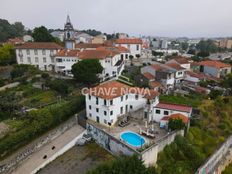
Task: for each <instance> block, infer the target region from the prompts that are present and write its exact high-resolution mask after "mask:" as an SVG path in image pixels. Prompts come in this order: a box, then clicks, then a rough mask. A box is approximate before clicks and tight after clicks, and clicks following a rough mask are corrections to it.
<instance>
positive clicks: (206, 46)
mask: <svg viewBox="0 0 232 174" xmlns="http://www.w3.org/2000/svg"><path fill="white" fill-rule="evenodd" d="M197 49H198V50H199V51H200V52H203V53H215V52H217V51H218V47H217V46H216V45H215V44H214V42H213V41H212V40H206V41H205V40H201V41H200V42H199V43H198V44H197Z"/></svg>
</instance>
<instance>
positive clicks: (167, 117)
mask: <svg viewBox="0 0 232 174" xmlns="http://www.w3.org/2000/svg"><path fill="white" fill-rule="evenodd" d="M161 120H162V121H168V120H169V116H164V117H163V118H162V119H161Z"/></svg>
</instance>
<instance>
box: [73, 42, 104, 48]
mask: <svg viewBox="0 0 232 174" xmlns="http://www.w3.org/2000/svg"><path fill="white" fill-rule="evenodd" d="M102 46H104V44H91V43H79V44H76V45H75V48H79V49H86V48H98V47H102Z"/></svg>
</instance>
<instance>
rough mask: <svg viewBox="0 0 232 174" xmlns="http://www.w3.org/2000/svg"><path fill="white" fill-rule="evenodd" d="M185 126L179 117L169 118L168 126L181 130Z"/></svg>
mask: <svg viewBox="0 0 232 174" xmlns="http://www.w3.org/2000/svg"><path fill="white" fill-rule="evenodd" d="M184 127H185V124H184V123H183V121H182V120H181V119H169V121H168V128H169V129H171V130H172V131H173V130H181V129H183V128H184Z"/></svg>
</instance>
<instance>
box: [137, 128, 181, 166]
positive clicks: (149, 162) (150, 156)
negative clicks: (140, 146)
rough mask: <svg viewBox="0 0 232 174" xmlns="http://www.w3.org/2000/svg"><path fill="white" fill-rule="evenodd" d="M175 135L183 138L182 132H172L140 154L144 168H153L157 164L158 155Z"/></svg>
mask: <svg viewBox="0 0 232 174" xmlns="http://www.w3.org/2000/svg"><path fill="white" fill-rule="evenodd" d="M177 135H181V136H184V130H180V131H176V132H172V133H170V134H168V135H166V136H165V137H163V138H162V139H160V140H159V141H157V142H156V143H155V144H154V145H152V146H151V147H149V148H148V149H146V150H144V151H143V152H142V153H141V156H142V159H143V161H144V164H145V166H147V167H149V166H154V165H155V164H156V162H157V157H158V153H159V152H160V151H162V150H163V149H164V148H165V146H167V145H169V144H171V143H172V142H173V141H174V140H175V137H176V136H177Z"/></svg>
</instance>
